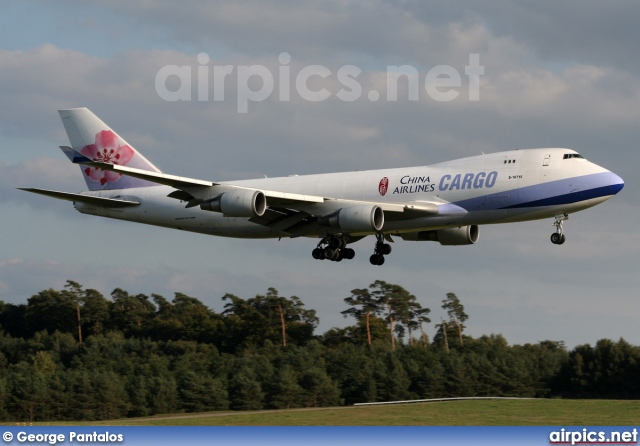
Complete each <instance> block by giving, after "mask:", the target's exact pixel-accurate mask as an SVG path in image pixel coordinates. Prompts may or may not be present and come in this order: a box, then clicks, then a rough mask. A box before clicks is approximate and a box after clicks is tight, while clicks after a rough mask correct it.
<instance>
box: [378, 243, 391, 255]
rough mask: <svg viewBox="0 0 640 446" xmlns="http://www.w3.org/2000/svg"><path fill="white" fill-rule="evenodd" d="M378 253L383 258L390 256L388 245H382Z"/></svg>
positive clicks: (389, 246)
mask: <svg viewBox="0 0 640 446" xmlns="http://www.w3.org/2000/svg"><path fill="white" fill-rule="evenodd" d="M380 253H381V254H383V255H385V256H387V255H389V254H391V245H390V244H388V243H383V244H382V248H381V249H380Z"/></svg>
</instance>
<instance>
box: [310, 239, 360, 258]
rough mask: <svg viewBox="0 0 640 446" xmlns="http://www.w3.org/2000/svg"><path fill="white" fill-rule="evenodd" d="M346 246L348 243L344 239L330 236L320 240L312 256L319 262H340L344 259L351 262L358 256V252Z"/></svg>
mask: <svg viewBox="0 0 640 446" xmlns="http://www.w3.org/2000/svg"><path fill="white" fill-rule="evenodd" d="M346 246H347V241H346V239H345V238H344V237H342V236H340V235H328V236H326V237H325V238H323V239H322V240H320V243H318V246H317V247H316V249H314V250H313V251H312V252H311V255H312V256H313V258H314V259H317V260H331V261H333V262H340V261H342V259H346V260H351V259H353V258H354V257H355V256H356V252H355V251H354V250H353V249H351V248H347V247H346Z"/></svg>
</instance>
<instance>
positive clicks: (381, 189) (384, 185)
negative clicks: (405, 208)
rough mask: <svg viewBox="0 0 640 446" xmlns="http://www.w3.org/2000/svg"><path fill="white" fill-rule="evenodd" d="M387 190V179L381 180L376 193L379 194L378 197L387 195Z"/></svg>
mask: <svg viewBox="0 0 640 446" xmlns="http://www.w3.org/2000/svg"><path fill="white" fill-rule="evenodd" d="M388 190H389V178H387V177H384V178H383V179H381V180H380V184H378V192H380V195H382V196H383V197H384V196H385V195H386V194H387V191H388Z"/></svg>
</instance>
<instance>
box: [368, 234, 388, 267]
mask: <svg viewBox="0 0 640 446" xmlns="http://www.w3.org/2000/svg"><path fill="white" fill-rule="evenodd" d="M388 254H391V245H390V244H388V243H385V242H384V236H383V235H382V234H376V248H375V251H374V253H373V254H372V255H371V257H369V262H371V264H372V265H378V266H380V265H384V256H386V255H388Z"/></svg>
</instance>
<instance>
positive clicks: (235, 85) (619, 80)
mask: <svg viewBox="0 0 640 446" xmlns="http://www.w3.org/2000/svg"><path fill="white" fill-rule="evenodd" d="M450 3H451V2H435V1H411V0H407V1H400V0H398V1H381V0H327V1H324V2H317V1H311V0H301V1H298V2H294V3H291V2H285V1H277V0H248V1H237V2H222V1H182V2H174V1H171V0H157V1H154V2H149V1H146V0H129V1H126V2H124V1H108V0H104V1H96V2H92V3H91V4H87V3H86V2H81V1H79V0H78V1H68V2H64V3H62V2H46V1H24V2H13V3H8V4H5V5H3V13H2V14H1V15H0V104H1V105H0V154H1V156H0V225H1V226H0V227H1V228H2V231H1V232H0V300H3V301H5V302H10V303H15V304H19V303H26V302H27V299H28V298H29V297H30V296H32V295H33V294H36V293H37V292H39V291H40V290H43V289H47V288H54V289H62V287H63V286H64V284H65V282H66V280H68V279H70V280H75V281H77V282H79V283H81V284H82V285H84V286H85V287H87V288H95V289H97V290H99V291H100V292H102V293H103V294H105V295H108V294H110V293H111V291H112V290H113V289H114V288H116V287H121V288H123V289H125V290H127V291H129V292H131V293H145V294H151V293H157V294H162V295H164V296H165V297H167V298H169V299H170V298H172V297H173V294H174V293H176V292H182V293H185V294H188V295H190V296H193V297H197V298H198V299H200V300H201V301H202V302H204V303H205V304H206V305H207V306H209V307H210V308H212V309H213V310H215V311H222V309H223V302H222V300H221V297H222V296H223V295H224V294H225V293H233V294H235V295H238V296H240V297H243V298H245V299H246V298H250V297H253V296H255V295H256V294H264V293H266V291H267V289H268V288H269V287H274V288H276V289H277V290H278V291H279V292H280V295H282V296H287V297H288V296H293V295H296V296H298V297H300V298H301V299H302V301H303V302H304V303H305V306H306V307H307V308H313V309H315V310H316V311H317V315H318V317H319V318H320V325H319V327H318V329H317V331H316V333H317V334H322V333H324V332H325V331H327V330H329V329H330V328H331V327H343V326H346V325H348V324H352V323H354V320H352V319H345V318H343V317H342V315H341V314H340V312H341V311H343V310H345V309H346V308H347V306H346V304H345V303H344V301H343V299H344V298H346V297H348V296H350V294H351V293H350V291H351V290H352V289H355V288H366V287H367V286H368V285H370V284H371V283H373V282H374V281H375V280H384V281H387V282H390V283H395V284H399V285H401V286H403V287H405V288H406V289H407V290H409V291H410V292H411V293H413V294H414V295H415V296H416V297H417V298H418V301H419V302H420V303H421V304H422V305H423V306H424V307H428V308H431V319H432V320H433V322H434V324H435V323H438V322H439V321H440V319H441V318H443V317H446V313H445V311H444V310H442V308H441V305H442V300H443V299H444V298H445V297H446V293H447V292H454V293H456V295H457V296H458V297H459V298H460V301H461V302H462V304H463V305H464V306H465V311H466V312H467V314H468V315H469V320H468V321H467V324H466V325H467V329H466V330H467V333H468V334H469V335H471V336H481V335H484V334H492V333H495V334H498V333H500V334H502V335H504V336H505V338H506V339H507V341H508V342H509V343H511V344H524V343H536V342H539V341H543V340H553V341H563V342H565V344H566V345H567V346H568V347H570V348H572V347H574V346H576V345H580V344H586V343H589V344H592V345H593V344H594V343H595V342H596V341H597V340H599V339H602V338H609V339H613V340H617V339H619V338H620V337H623V338H624V339H626V340H627V341H628V342H630V343H632V344H635V345H639V344H640V329H638V328H637V327H638V321H637V319H638V317H639V315H640V303H639V299H638V292H637V290H638V289H639V285H640V275H639V274H638V264H640V263H639V260H640V258H639V257H640V255H639V254H640V252H639V249H640V235H639V232H638V230H637V226H636V224H635V222H636V221H638V219H639V217H640V215H639V214H640V210H639V209H638V206H637V205H636V204H637V202H638V197H639V195H638V180H637V174H636V170H637V168H638V166H639V165H640V162H639V161H640V152H639V151H638V146H637V145H638V136H639V130H638V129H639V128H640V127H639V124H640V105H639V104H640V57H639V56H640V30H639V29H638V27H637V17H638V16H640V3H638V2H636V1H618V2H607V3H602V2H591V1H578V0H575V1H564V2H560V3H558V2H555V1H550V0H547V1H538V2H533V3H531V2H520V1H506V0H504V1H503V0H496V1H492V2H473V1H466V2H465V1H463V2H454V3H453V4H450ZM34 11H35V13H34ZM201 53H206V55H208V57H209V61H208V64H206V66H205V65H204V64H201V63H199V61H198V55H199V54H201ZM283 53H287V54H288V55H289V57H290V60H288V59H286V58H285V59H284V60H285V62H282V60H283V59H281V56H282V54H283ZM472 54H477V55H478V57H479V62H480V64H481V65H482V66H483V67H484V74H483V75H482V76H480V85H479V97H478V100H473V101H472V100H470V99H469V98H470V96H469V94H468V93H469V91H470V88H471V85H470V83H469V77H468V76H466V75H465V66H467V65H469V63H470V62H469V61H470V55H472ZM312 65H321V66H323V67H325V68H326V69H327V70H328V72H329V73H330V74H329V75H327V76H326V77H325V78H322V77H320V76H314V77H311V78H310V79H309V81H308V85H309V88H310V89H312V90H315V91H318V90H320V89H322V88H325V89H326V90H327V91H328V92H329V93H330V97H329V98H328V99H326V100H322V101H310V100H306V99H305V98H304V97H303V96H302V95H301V94H299V93H298V90H296V88H295V85H294V84H295V81H294V80H292V81H291V82H290V83H288V84H286V83H285V84H280V80H281V79H282V76H281V74H282V73H283V71H282V67H286V68H287V69H288V70H289V72H290V75H291V79H295V78H296V76H297V75H298V74H299V73H300V72H301V71H302V70H303V69H304V68H305V67H308V66H312ZM403 65H405V66H408V67H413V68H415V70H416V72H417V73H418V77H419V85H420V89H419V97H418V100H415V101H413V100H409V99H408V96H407V93H406V89H407V87H408V83H407V82H406V79H405V80H404V83H403V82H402V81H401V82H400V84H399V85H400V87H399V94H398V100H397V101H389V100H386V95H385V94H384V87H385V85H386V84H385V82H386V73H387V71H388V69H387V67H389V66H403ZM441 65H446V66H450V67H453V69H454V70H456V71H457V72H458V73H460V75H461V83H460V84H459V87H456V88H454V90H455V91H457V92H458V93H459V94H458V96H457V97H456V98H455V99H454V100H451V101H439V100H436V99H434V98H432V97H431V96H430V95H429V94H427V90H426V86H425V85H424V81H425V78H426V76H427V73H428V72H429V71H430V70H431V69H433V68H435V67H438V66H441ZM167 66H169V67H186V68H187V69H188V70H190V72H191V75H192V77H191V80H192V82H191V88H190V89H189V90H187V93H189V94H188V96H189V98H190V99H191V100H181V101H169V100H166V97H163V95H162V94H160V93H159V91H158V88H157V82H156V80H157V78H158V73H160V72H161V70H162V69H163V67H167ZM216 66H217V67H223V66H232V67H233V68H234V70H233V72H232V74H231V75H230V76H229V77H228V79H227V80H228V82H226V83H225V84H224V88H223V89H220V88H219V85H218V84H216V83H215V80H214V77H213V76H212V74H213V73H214V68H215V67H216ZM251 66H262V67H266V68H267V69H268V70H269V71H270V72H271V73H273V75H274V79H275V89H274V91H273V93H272V94H271V95H269V96H268V97H266V99H265V100H261V101H255V102H252V101H249V102H248V103H247V112H246V113H239V112H238V110H239V106H238V98H239V97H241V94H242V92H246V88H244V86H245V84H243V82H242V81H241V79H240V78H239V77H238V76H239V73H240V68H239V67H251ZM345 66H355V67H357V68H358V69H359V70H361V72H360V74H359V75H358V77H357V80H358V82H359V84H360V85H361V86H362V90H363V92H364V93H363V94H362V96H361V97H359V98H358V99H356V100H353V101H343V100H340V99H339V97H338V96H337V93H338V92H339V90H340V89H341V87H342V86H343V85H341V83H340V82H339V79H338V77H337V73H338V71H339V70H340V69H341V67H345ZM203 67H206V68H207V71H206V72H205V71H201V70H202V68H203ZM199 70H200V71H199ZM405 70H406V68H405ZM199 72H204V73H205V74H207V76H205V77H204V79H205V81H204V83H201V81H200V78H198V73H199ZM165 81H166V82H165V84H164V87H165V88H167V89H168V90H171V91H176V90H177V89H178V88H179V87H184V85H181V84H180V83H179V82H177V77H176V76H173V77H172V78H170V79H168V80H167V79H165ZM246 85H248V86H249V87H248V88H250V89H252V90H253V91H258V90H259V89H260V88H262V87H263V85H262V84H261V81H260V79H258V78H257V77H256V76H254V77H253V78H252V79H251V81H250V82H249V83H247V84H246ZM283 85H285V86H288V87H289V89H290V97H289V100H286V101H285V100H281V99H282V97H283V96H282V92H283V91H284V90H285V87H284V86H283ZM373 89H376V90H377V91H380V92H381V99H380V100H378V101H372V100H370V99H369V97H368V95H367V92H369V91H371V90H373ZM207 91H208V97H207V99H208V100H198V97H199V94H204V92H207ZM214 92H217V93H218V94H220V93H224V100H213V99H214ZM69 107H88V108H89V109H91V110H92V111H93V112H94V113H96V114H97V115H98V116H99V117H100V118H101V119H102V120H103V121H105V122H106V123H107V124H109V125H110V126H111V127H112V128H113V129H114V130H116V131H117V132H118V133H119V134H120V135H121V136H122V137H123V138H125V139H126V140H127V142H128V143H130V144H131V145H133V146H135V147H136V149H137V150H139V151H140V152H141V153H143V154H144V155H145V156H146V157H147V158H148V159H150V160H151V161H152V162H153V163H154V164H155V165H156V166H158V167H159V168H160V169H162V170H163V171H164V172H167V173H171V174H175V175H182V176H186V177H191V178H200V179H206V180H212V181H216V180H233V179H245V178H257V177H263V176H264V175H267V176H269V177H274V176H286V175H291V174H300V175H301V174H311V173H323V172H337V171H349V170H365V169H380V168H389V167H406V166H412V165H427V164H432V163H436V162H441V161H447V160H450V159H455V158H460V157H465V156H472V155H477V154H480V153H482V152H484V153H491V152H498V151H502V150H512V149H522V148H534V147H569V148H572V149H575V150H577V151H578V152H580V153H581V154H582V155H583V156H584V157H585V158H587V159H589V160H590V161H593V162H595V163H596V164H599V165H602V166H604V167H606V168H607V169H609V170H611V171H613V172H615V173H617V174H618V175H620V176H621V177H622V178H623V179H624V180H625V188H624V189H623V190H622V192H620V194H618V195H617V196H615V197H614V198H613V199H611V200H609V201H607V202H605V203H604V204H601V205H599V206H596V207H594V208H591V209H588V210H586V211H583V212H580V213H576V214H572V215H571V216H570V219H569V220H568V221H567V222H566V223H565V226H564V228H565V234H566V236H567V242H566V243H565V244H564V245H562V246H556V245H552V244H551V243H550V242H549V236H550V234H551V233H552V232H553V227H552V225H551V223H552V222H553V220H552V219H547V220H539V221H533V222H527V223H518V224H507V225H490V226H482V227H481V228H480V240H479V242H478V243H477V244H476V245H473V246H458V247H449V246H440V245H439V244H437V243H433V242H403V241H402V240H398V242H397V243H396V244H395V245H394V249H393V253H392V254H391V255H390V256H389V257H388V258H387V262H386V263H385V265H384V266H383V267H375V266H372V265H370V264H369V261H368V257H369V254H370V251H371V252H372V251H373V244H374V241H373V239H372V238H371V237H369V238H366V239H364V240H362V241H360V242H358V243H356V244H355V245H353V247H354V248H355V250H356V258H355V259H354V260H352V261H346V262H340V263H336V262H327V261H323V262H320V261H316V260H313V259H312V257H311V250H312V248H314V247H315V244H316V241H314V240H312V239H295V240H287V239H283V240H281V241H277V240H262V241H252V240H240V239H226V238H216V237H211V236H205V235H199V234H191V233H184V232H180V231H173V230H169V229H163V228H157V227H153V226H145V225H138V224H134V223H128V222H122V221H116V220H108V219H101V218H98V217H91V216H87V215H82V214H79V213H77V212H76V211H75V210H74V209H73V207H72V205H71V203H69V202H64V201H58V200H53V199H49V198H46V197H42V196H37V195H32V194H28V193H26V192H23V191H19V190H17V189H16V188H18V187H41V188H48V189H54V190H62V191H69V192H80V191H82V190H83V189H84V188H85V184H84V181H83V179H82V177H81V175H80V172H79V169H78V167H77V166H73V165H70V164H69V163H68V161H67V159H66V157H65V156H64V155H63V154H62V153H61V152H60V150H59V149H58V146H59V145H68V139H67V136H66V134H65V132H64V128H63V126H62V124H61V122H60V120H59V117H58V114H57V110H58V109H62V108H69ZM434 333H435V328H434V326H433V324H432V325H431V326H430V327H429V328H428V334H429V335H430V336H431V337H432V336H433V334H434Z"/></svg>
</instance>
